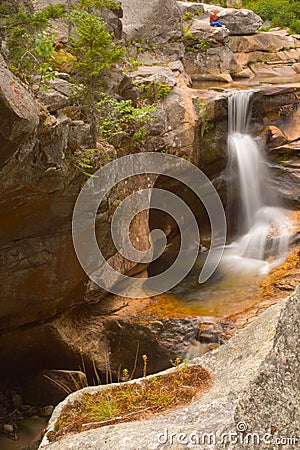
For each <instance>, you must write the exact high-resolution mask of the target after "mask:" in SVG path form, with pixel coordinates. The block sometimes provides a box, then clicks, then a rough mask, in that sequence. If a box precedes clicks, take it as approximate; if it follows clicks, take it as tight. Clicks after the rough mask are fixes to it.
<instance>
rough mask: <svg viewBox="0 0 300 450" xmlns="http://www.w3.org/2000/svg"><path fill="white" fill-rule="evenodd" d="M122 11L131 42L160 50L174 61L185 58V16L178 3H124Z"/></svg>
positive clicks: (136, 0) (126, 0)
mask: <svg viewBox="0 0 300 450" xmlns="http://www.w3.org/2000/svg"><path fill="white" fill-rule="evenodd" d="M122 8H123V13H124V15H123V19H122V23H123V32H124V34H125V36H126V38H127V39H130V40H131V41H139V42H140V43H141V45H142V46H143V45H145V44H150V45H151V46H157V50H158V52H160V50H161V52H160V53H162V54H163V55H165V56H168V57H169V59H170V60H175V59H180V58H181V57H182V56H183V43H182V36H183V29H182V23H181V14H180V10H179V8H178V5H177V2H176V1H175V0H165V1H164V2H161V1H159V0H153V1H151V2H149V1H147V0H123V1H122Z"/></svg>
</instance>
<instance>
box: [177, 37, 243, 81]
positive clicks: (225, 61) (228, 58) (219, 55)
mask: <svg viewBox="0 0 300 450" xmlns="http://www.w3.org/2000/svg"><path fill="white" fill-rule="evenodd" d="M184 68H185V70H186V72H187V74H188V75H189V76H190V77H191V78H192V79H193V80H217V81H226V82H231V81H232V77H231V74H232V73H236V72H237V71H239V67H238V65H237V63H236V61H235V58H234V54H233V52H232V51H231V50H230V48H229V47H228V46H227V45H224V46H221V47H210V48H208V49H207V50H205V51H198V52H194V51H188V52H186V53H185V56H184Z"/></svg>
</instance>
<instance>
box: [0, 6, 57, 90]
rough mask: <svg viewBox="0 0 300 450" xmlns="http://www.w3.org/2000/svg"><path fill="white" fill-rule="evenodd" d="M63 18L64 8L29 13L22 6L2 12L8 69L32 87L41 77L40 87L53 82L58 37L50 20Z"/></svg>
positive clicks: (53, 7)
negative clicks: (51, 80)
mask: <svg viewBox="0 0 300 450" xmlns="http://www.w3.org/2000/svg"><path fill="white" fill-rule="evenodd" d="M62 14H63V6H61V5H56V6H53V5H50V6H47V7H46V8H44V9H42V10H41V11H40V12H38V13H35V14H31V13H28V12H27V11H26V10H25V9H24V8H23V7H22V6H19V7H18V8H15V9H14V10H13V11H7V12H6V13H4V12H3V15H2V18H1V28H2V34H3V38H4V39H5V40H6V43H7V50H8V54H7V62H8V66H9V68H10V69H11V70H12V71H13V72H14V73H15V74H16V75H18V76H19V77H20V78H21V79H23V80H24V81H27V82H29V83H31V82H32V79H33V77H34V76H35V75H39V77H40V78H39V86H40V85H41V84H43V83H44V82H46V81H48V80H49V79H51V78H53V77H54V75H55V71H54V69H53V67H52V49H53V44H54V42H55V38H56V33H55V32H54V30H53V29H52V28H51V27H50V26H49V20H50V19H57V18H59V17H61V16H62Z"/></svg>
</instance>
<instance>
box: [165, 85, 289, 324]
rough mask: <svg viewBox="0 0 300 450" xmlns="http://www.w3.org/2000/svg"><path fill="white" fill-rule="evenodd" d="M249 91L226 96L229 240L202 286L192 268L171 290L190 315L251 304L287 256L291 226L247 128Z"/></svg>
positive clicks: (239, 308) (227, 312)
mask: <svg viewBox="0 0 300 450" xmlns="http://www.w3.org/2000/svg"><path fill="white" fill-rule="evenodd" d="M253 92H254V91H253V90H240V91H235V92H234V93H233V94H232V95H230V96H229V98H228V145H227V149H228V166H227V170H226V172H227V174H228V176H227V179H228V186H227V191H228V204H231V205H233V206H232V210H231V211H230V212H229V214H230V216H232V215H234V214H235V215H236V219H237V220H236V229H235V232H234V237H233V239H232V242H231V243H230V244H228V245H227V246H226V247H225V249H224V254H223V257H222V260H221V263H220V266H219V269H218V270H217V272H216V274H215V275H214V276H213V277H212V279H210V280H209V281H208V282H207V283H205V285H202V286H199V284H198V283H197V275H198V273H199V270H197V267H196V271H195V272H196V274H191V275H190V276H188V277H187V278H186V279H185V280H184V281H183V282H182V283H180V284H179V285H178V286H176V287H175V288H174V289H173V290H172V291H171V294H173V295H175V296H176V297H177V299H180V301H181V302H182V304H183V305H184V306H185V307H188V308H190V310H191V312H192V313H193V314H199V315H211V316H214V317H217V316H219V317H220V316H223V317H224V316H228V315H231V314H235V313H238V312H240V311H243V310H245V309H246V308H248V307H249V306H251V305H253V303H254V302H255V301H257V298H256V296H257V292H258V290H257V282H258V279H259V277H260V276H262V275H264V274H266V273H268V271H269V270H271V269H272V268H273V267H275V266H276V265H278V264H280V263H281V262H282V261H283V260H284V259H285V257H286V254H287V249H288V243H289V238H290V236H291V232H292V230H291V228H292V227H291V224H290V221H289V218H288V215H287V211H285V210H284V209H282V208H280V207H279V206H278V200H277V199H276V198H274V195H273V192H274V191H273V190H272V179H271V174H270V173H269V170H268V165H267V159H266V157H265V155H264V153H263V151H262V150H261V149H260V148H259V147H258V145H257V143H256V141H255V140H254V138H253V137H252V136H251V134H250V131H249V129H250V117H251V98H252V95H253ZM202 257H203V255H202V256H200V258H199V261H198V263H199V265H200V266H201V265H202V263H201V258H202Z"/></svg>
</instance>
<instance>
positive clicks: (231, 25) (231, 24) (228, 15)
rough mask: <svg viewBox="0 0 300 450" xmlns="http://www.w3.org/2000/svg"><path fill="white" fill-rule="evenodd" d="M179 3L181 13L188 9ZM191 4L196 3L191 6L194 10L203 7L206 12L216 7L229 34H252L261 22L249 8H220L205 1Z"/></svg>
mask: <svg viewBox="0 0 300 450" xmlns="http://www.w3.org/2000/svg"><path fill="white" fill-rule="evenodd" d="M179 4H180V9H181V11H182V14H184V13H185V12H186V11H189V9H188V6H184V4H183V2H179ZM189 4H191V3H190V2H187V5H189ZM193 5H198V6H194V7H193V8H195V9H196V10H198V11H199V10H200V8H203V9H204V11H205V12H208V13H210V12H211V11H213V10H214V9H217V10H218V16H219V18H220V20H221V21H222V22H223V23H224V25H225V26H226V27H227V28H228V30H229V32H230V34H231V35H245V34H254V33H255V32H256V31H257V30H258V28H259V27H261V25H262V23H263V21H262V19H261V17H259V16H258V15H257V14H255V13H254V12H253V11H250V10H249V9H243V8H241V9H235V8H222V7H221V6H219V5H218V6H216V5H211V4H206V3H193Z"/></svg>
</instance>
